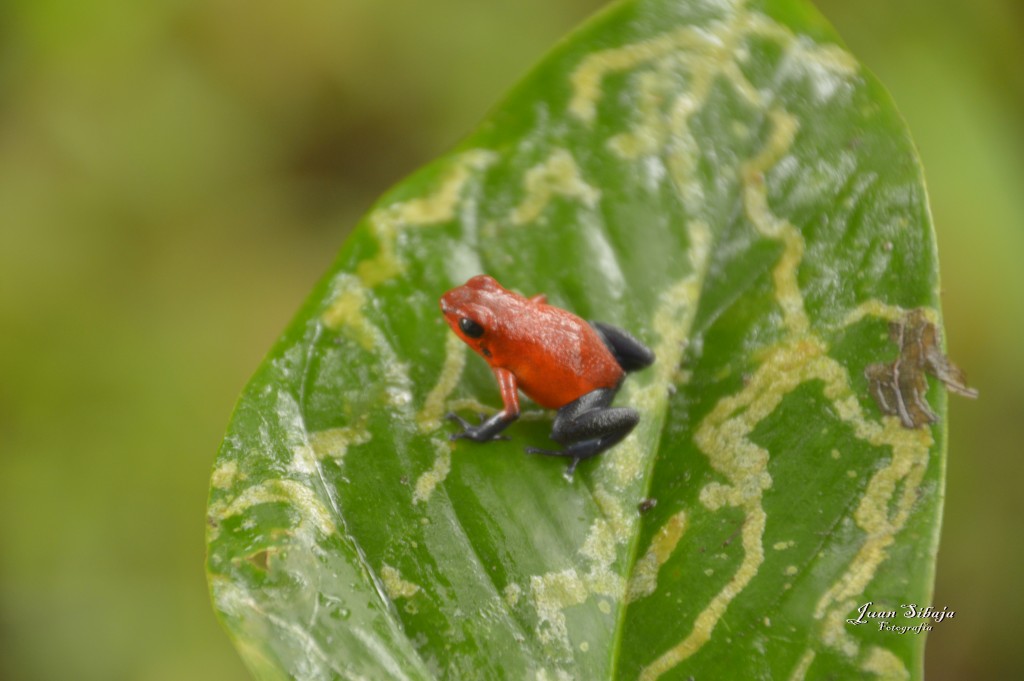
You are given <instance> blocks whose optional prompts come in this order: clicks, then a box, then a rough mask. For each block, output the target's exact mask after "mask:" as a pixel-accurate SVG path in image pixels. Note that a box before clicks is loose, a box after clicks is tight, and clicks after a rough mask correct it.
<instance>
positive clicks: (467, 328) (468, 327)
mask: <svg viewBox="0 0 1024 681" xmlns="http://www.w3.org/2000/svg"><path fill="white" fill-rule="evenodd" d="M459 328H460V329H462V333H464V334H466V335H467V336H469V337H470V338H479V337H480V336H482V335H484V327H482V326H480V325H479V324H477V323H476V322H474V321H473V320H472V319H470V318H469V317H460V318H459Z"/></svg>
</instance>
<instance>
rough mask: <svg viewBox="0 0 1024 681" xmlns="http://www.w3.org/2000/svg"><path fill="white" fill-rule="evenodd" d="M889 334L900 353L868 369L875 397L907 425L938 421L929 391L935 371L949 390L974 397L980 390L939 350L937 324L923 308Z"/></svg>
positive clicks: (881, 406) (891, 328)
mask: <svg viewBox="0 0 1024 681" xmlns="http://www.w3.org/2000/svg"><path fill="white" fill-rule="evenodd" d="M889 337H890V338H891V339H892V341H893V342H894V343H896V344H897V345H899V347H900V356H899V357H898V358H896V360H895V361H892V362H889V363H888V364H882V363H879V364H870V365H868V366H867V368H866V369H865V370H864V376H865V377H866V378H867V379H868V384H869V387H870V390H871V397H872V398H874V400H875V403H876V404H877V405H878V408H879V409H881V410H882V413H883V414H888V415H890V416H899V417H900V421H901V422H902V423H903V427H904V428H920V427H921V426H924V425H926V424H929V423H935V422H936V421H937V420H938V416H937V415H936V414H935V412H933V411H932V410H931V407H929V406H928V402H927V401H926V400H925V393H926V392H927V390H928V380H927V379H926V378H925V374H931V375H932V376H935V377H936V378H938V379H939V380H940V381H942V382H943V383H944V384H945V386H946V389H947V390H949V391H950V392H954V393H956V394H958V395H963V396H964V397H969V398H971V399H974V398H976V397H977V396H978V391H977V390H975V389H973V388H968V387H967V376H966V375H965V374H964V372H963V370H962V369H961V368H960V367H958V366H957V365H955V364H953V363H952V362H951V361H950V360H949V358H948V357H946V355H944V354H942V350H941V349H939V343H938V332H937V331H936V330H935V325H934V324H932V323H931V322H930V321H928V319H927V318H926V317H925V313H924V311H923V310H921V309H916V310H911V311H909V312H908V313H907V314H906V315H904V317H903V319H900V320H897V321H894V322H892V323H891V324H889Z"/></svg>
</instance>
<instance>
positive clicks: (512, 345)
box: [493, 300, 623, 409]
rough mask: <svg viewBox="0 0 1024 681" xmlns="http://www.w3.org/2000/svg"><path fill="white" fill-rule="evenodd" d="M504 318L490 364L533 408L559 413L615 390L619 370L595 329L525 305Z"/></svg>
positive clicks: (564, 314) (563, 313) (541, 306)
mask: <svg viewBox="0 0 1024 681" xmlns="http://www.w3.org/2000/svg"><path fill="white" fill-rule="evenodd" d="M524 303H525V304H524V305H522V307H521V308H520V309H519V310H516V313H517V314H516V315H515V316H514V317H513V318H512V319H510V320H509V322H510V323H509V325H508V327H506V329H505V332H504V334H503V336H504V342H502V343H501V344H500V346H501V347H496V348H494V350H495V357H494V360H495V361H494V362H493V364H494V365H495V366H501V367H503V368H506V369H508V370H509V371H511V372H512V373H513V374H514V375H515V377H516V379H517V380H518V383H519V388H520V390H522V391H523V393H525V394H526V395H527V396H528V397H529V398H530V399H532V400H533V401H534V402H536V403H537V404H539V405H541V406H543V407H546V408H548V409H558V408H560V407H563V406H565V405H566V404H568V403H570V402H572V401H573V400H575V399H577V398H579V397H582V396H583V395H585V394H587V393H589V392H591V391H593V390H597V389H599V388H610V389H615V388H617V387H618V386H619V383H621V381H622V377H623V370H622V367H620V366H619V364H618V362H616V360H615V357H614V356H613V355H612V353H611V352H610V351H609V350H608V347H607V346H606V345H605V343H604V341H603V340H602V339H601V336H600V335H599V334H598V333H597V331H595V330H594V328H593V327H592V326H591V325H590V324H588V323H587V322H585V321H584V320H582V319H580V318H579V317H577V316H576V315H574V314H573V313H571V312H569V311H567V310H563V309H561V308H557V307H554V306H552V305H547V304H546V303H543V302H536V301H525V300H524Z"/></svg>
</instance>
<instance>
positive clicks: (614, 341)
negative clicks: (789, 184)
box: [590, 321, 654, 371]
mask: <svg viewBox="0 0 1024 681" xmlns="http://www.w3.org/2000/svg"><path fill="white" fill-rule="evenodd" d="M590 325H591V326H592V327H594V330H595V331H597V333H598V335H599V336H601V340H603V341H604V344H605V345H606V346H607V347H608V349H609V350H610V351H611V353H612V356H613V357H615V361H616V362H618V363H619V366H620V367H622V370H623V371H639V370H640V369H645V368H647V367H649V366H651V365H652V364H654V352H653V351H652V350H651V349H650V348H649V347H647V346H646V345H644V344H643V343H641V342H640V341H639V340H637V339H636V338H634V337H633V334H631V333H630V332H629V331H626V330H625V329H620V328H619V327H617V326H612V325H611V324H605V323H604V322H594V321H592V322H590Z"/></svg>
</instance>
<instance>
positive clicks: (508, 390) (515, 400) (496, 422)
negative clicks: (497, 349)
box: [447, 367, 519, 442]
mask: <svg viewBox="0 0 1024 681" xmlns="http://www.w3.org/2000/svg"><path fill="white" fill-rule="evenodd" d="M492 371H494V378H495V379H497V381H498V389H499V390H500V391H501V401H502V404H503V405H504V406H503V408H502V410H501V411H499V412H498V413H497V414H495V415H494V416H492V417H490V418H488V419H486V420H484V421H483V422H481V423H480V424H479V425H476V426H474V425H472V424H470V423H469V422H468V421H466V419H464V418H462V417H461V416H459V415H457V414H455V413H453V412H449V413H448V415H447V418H448V419H449V420H451V421H455V422H456V423H458V424H459V425H461V426H462V428H463V430H462V432H461V433H452V434H451V435H449V436H448V439H450V440H459V439H462V438H465V439H467V440H473V441H474V442H487V441H488V440H499V439H503V438H502V437H501V436H500V435H499V433H501V431H503V430H505V428H507V427H508V426H509V424H510V423H512V422H513V421H515V420H516V419H518V418H519V385H518V383H517V382H516V377H515V376H514V375H513V374H512V372H511V371H509V370H508V369H500V368H498V367H493V368H492Z"/></svg>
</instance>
